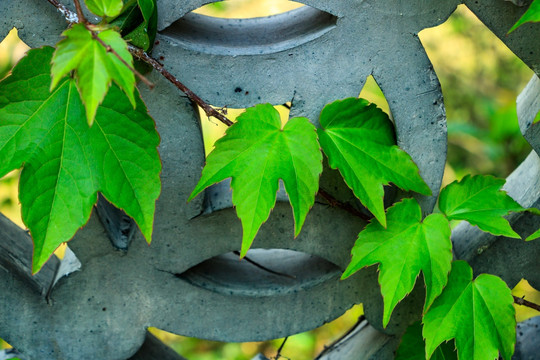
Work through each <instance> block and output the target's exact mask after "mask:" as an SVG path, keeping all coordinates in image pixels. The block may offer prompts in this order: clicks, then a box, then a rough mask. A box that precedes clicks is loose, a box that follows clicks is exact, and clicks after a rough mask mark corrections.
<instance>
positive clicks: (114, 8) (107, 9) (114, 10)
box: [84, 0, 124, 17]
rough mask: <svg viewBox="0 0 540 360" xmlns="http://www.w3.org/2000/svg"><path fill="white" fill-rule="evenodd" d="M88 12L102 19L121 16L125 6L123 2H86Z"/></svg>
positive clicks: (116, 0) (110, 0)
mask: <svg viewBox="0 0 540 360" xmlns="http://www.w3.org/2000/svg"><path fill="white" fill-rule="evenodd" d="M84 3H85V4H86V7H87V8H88V10H90V11H91V12H93V13H94V14H96V15H97V16H100V17H106V16H108V17H115V16H118V15H120V12H121V11H122V8H123V6H124V4H123V3H122V0H85V1H84Z"/></svg>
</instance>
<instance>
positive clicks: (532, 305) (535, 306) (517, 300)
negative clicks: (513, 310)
mask: <svg viewBox="0 0 540 360" xmlns="http://www.w3.org/2000/svg"><path fill="white" fill-rule="evenodd" d="M514 303H515V304H518V305H522V306H526V307H529V308H531V309H534V310H536V311H540V305H538V304H535V303H533V302H530V301H527V300H525V299H524V298H522V297H517V296H514Z"/></svg>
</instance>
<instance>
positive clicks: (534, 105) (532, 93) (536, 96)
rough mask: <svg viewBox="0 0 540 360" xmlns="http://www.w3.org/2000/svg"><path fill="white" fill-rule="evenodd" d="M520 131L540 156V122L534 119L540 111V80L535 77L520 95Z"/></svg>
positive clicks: (518, 110) (518, 109) (518, 103)
mask: <svg viewBox="0 0 540 360" xmlns="http://www.w3.org/2000/svg"><path fill="white" fill-rule="evenodd" d="M516 105H517V115H518V120H519V129H520V130H521V133H522V134H523V137H524V138H525V140H527V141H528V142H529V144H531V146H532V147H533V149H534V151H536V153H537V154H539V155H540V122H537V123H536V124H534V119H535V118H536V115H537V114H538V112H539V111H540V78H539V77H538V76H537V75H533V76H532V78H531V80H530V81H529V83H528V84H527V86H525V89H523V91H522V92H521V93H520V94H519V96H518V98H517V101H516Z"/></svg>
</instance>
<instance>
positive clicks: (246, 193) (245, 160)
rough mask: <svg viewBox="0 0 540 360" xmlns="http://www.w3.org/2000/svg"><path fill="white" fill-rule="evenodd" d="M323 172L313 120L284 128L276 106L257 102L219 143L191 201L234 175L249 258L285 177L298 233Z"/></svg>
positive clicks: (295, 120) (292, 122)
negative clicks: (254, 240)
mask: <svg viewBox="0 0 540 360" xmlns="http://www.w3.org/2000/svg"><path fill="white" fill-rule="evenodd" d="M321 172H322V154H321V151H320V148H319V143H318V142H317V133H316V132H315V127H314V126H313V125H312V124H311V123H310V122H309V120H308V119H306V118H293V119H290V120H289V121H288V122H287V123H286V124H285V126H284V127H283V128H282V127H281V121H280V117H279V113H278V111H277V110H276V109H274V108H273V107H272V105H270V104H263V105H257V106H255V107H253V108H249V109H247V110H246V112H244V113H243V114H242V115H240V116H239V117H238V119H237V123H235V124H234V125H232V126H231V127H230V128H229V129H228V130H227V134H226V135H225V136H224V137H223V138H221V139H220V140H218V141H217V142H216V145H215V149H214V150H213V151H212V152H211V153H210V154H209V155H208V158H207V159H206V166H205V167H204V169H203V172H202V176H201V179H200V180H199V183H198V184H197V186H196V187H195V189H194V190H193V192H192V193H191V195H190V197H189V200H191V199H193V198H194V197H195V196H197V194H199V193H200V192H201V191H203V190H204V189H205V188H206V187H208V186H210V185H212V184H214V183H217V182H219V181H222V180H224V179H226V178H228V177H232V184H231V187H232V189H233V197H232V200H233V204H234V205H235V206H236V212H237V214H238V217H239V218H240V220H241V221H242V228H243V238H242V251H241V256H245V255H246V252H247V251H248V249H249V247H250V246H251V243H252V242H253V239H254V238H255V235H256V234H257V231H258V230H259V228H260V227H261V225H262V223H263V222H265V221H266V220H267V219H268V216H269V215H270V210H271V209H272V208H273V207H274V205H275V202H276V192H277V190H278V183H279V179H282V180H283V182H284V184H285V190H286V191H287V194H288V195H289V201H290V203H291V206H292V209H293V215H294V221H295V236H297V235H298V234H299V233H300V230H301V228H302V225H303V224H304V220H305V219H306V215H307V213H308V211H309V209H310V208H311V207H312V206H313V203H314V202H315V193H316V192H317V190H318V189H319V175H320V174H321ZM189 200H188V201H189Z"/></svg>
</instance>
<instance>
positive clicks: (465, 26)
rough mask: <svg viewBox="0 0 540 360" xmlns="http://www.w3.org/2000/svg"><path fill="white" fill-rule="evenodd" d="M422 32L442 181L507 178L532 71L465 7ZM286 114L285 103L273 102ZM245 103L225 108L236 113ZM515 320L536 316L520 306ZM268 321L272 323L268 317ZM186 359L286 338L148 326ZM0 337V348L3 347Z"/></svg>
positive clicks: (521, 144) (272, 346) (285, 7)
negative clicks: (443, 134) (440, 111)
mask: <svg viewBox="0 0 540 360" xmlns="http://www.w3.org/2000/svg"><path fill="white" fill-rule="evenodd" d="M299 6H301V4H299V3H294V2H291V1H285V0H230V1H224V2H220V3H213V4H209V5H206V6H205V7H203V8H201V9H199V10H197V11H198V12H200V13H203V14H206V15H209V16H218V17H228V18H247V17H258V16H267V15H272V14H277V13H280V12H284V11H289V10H291V9H294V8H296V7H299ZM420 39H421V41H422V43H423V44H424V47H425V48H426V52H427V53H428V56H429V58H430V59H431V61H432V62H433V65H434V68H435V70H436V72H437V74H438V76H439V79H440V82H441V85H442V89H443V94H444V100H445V106H446V111H447V117H448V162H447V166H446V169H445V175H444V180H443V182H444V183H445V184H447V183H449V182H451V181H453V180H455V179H460V178H461V177H463V176H464V175H465V174H468V173H472V174H492V175H495V176H498V177H506V176H508V175H509V174H510V172H511V171H512V170H513V169H515V168H516V167H517V166H518V165H519V164H520V163H521V161H522V160H523V159H524V158H525V157H526V155H527V154H528V153H529V152H530V151H531V148H530V146H529V145H528V144H527V142H526V141H525V140H524V139H523V137H522V136H521V134H520V132H519V128H518V122H517V115H516V105H515V101H516V97H517V95H518V94H519V93H520V92H521V90H522V89H523V88H524V86H525V85H526V83H527V82H528V81H529V79H530V78H531V76H532V74H533V72H532V71H531V70H530V69H529V68H528V67H527V66H526V65H524V64H523V62H521V61H520V60H519V59H518V58H517V57H516V56H515V55H514V54H513V53H512V52H511V51H510V50H508V48H506V46H505V45H504V44H503V43H502V42H501V41H500V40H499V39H497V38H496V37H495V35H493V34H492V33H491V32H490V31H489V30H488V29H487V28H486V27H485V26H484V25H483V24H482V23H481V22H480V21H479V20H478V19H477V18H476V17H475V16H474V15H473V14H472V13H471V12H470V11H469V10H468V9H467V8H466V7H465V6H460V7H459V8H458V10H457V11H456V12H455V13H454V14H453V15H452V16H451V18H450V19H449V20H448V21H446V22H445V23H444V24H442V25H440V26H437V27H435V28H430V29H426V30H423V31H422V32H421V33H420ZM27 48H28V47H27V46H26V45H24V43H22V42H20V41H19V40H18V38H17V34H16V30H14V31H12V33H10V36H9V37H8V38H6V39H5V40H4V41H3V42H2V43H1V44H0V79H2V78H3V77H4V76H7V75H8V74H9V71H10V69H11V67H12V66H13V65H14V64H15V63H16V61H17V60H18V59H19V58H20V57H21V56H23V54H24V52H25V51H26V50H27ZM361 96H362V97H365V98H367V99H368V100H370V101H372V102H375V103H376V104H378V105H379V106H380V107H381V108H383V109H384V110H385V111H388V104H387V103H386V100H385V99H384V95H383V94H382V93H381V91H380V89H379V88H378V86H377V84H376V81H375V79H373V78H369V79H368V81H367V82H366V85H365V87H364V89H363V90H362V93H361ZM278 108H279V110H280V113H281V114H282V117H283V121H286V120H287V117H288V110H287V109H286V108H285V107H283V106H280V107H278ZM242 111H243V110H242V109H227V112H228V116H229V117H230V118H235V117H236V116H238V114H240V113H241V112H242ZM201 123H202V127H203V134H204V137H205V148H206V151H207V153H208V152H209V151H210V150H211V149H212V146H213V145H212V144H213V142H214V141H215V140H216V138H217V137H219V136H221V135H222V134H223V133H224V131H225V126H224V125H222V124H221V123H220V122H219V121H215V120H212V119H207V118H206V117H205V116H204V115H202V116H201ZM17 184H18V172H17V171H14V172H12V173H10V174H8V175H7V176H5V177H4V178H3V179H0V211H1V212H2V213H3V214H5V215H6V216H8V217H9V218H11V219H12V220H13V221H14V222H16V223H17V224H19V225H20V226H22V227H24V224H23V223H22V221H21V218H20V207H19V202H18V199H17ZM514 294H515V295H516V296H523V295H525V296H526V298H527V299H528V300H530V301H535V302H537V303H538V302H540V294H539V293H538V292H536V291H534V289H532V288H531V287H530V286H529V285H528V284H527V282H526V281H522V282H521V283H520V284H519V285H518V286H517V287H516V288H515V289H514ZM516 308H517V309H518V312H517V318H518V321H522V320H524V319H526V318H528V317H531V316H535V315H540V314H539V313H538V312H535V311H533V310H530V309H524V308H522V307H517V306H516ZM361 315H362V307H361V305H358V306H355V307H353V308H352V309H351V310H349V311H348V312H347V313H346V314H344V315H343V316H342V317H340V318H339V319H337V320H335V321H333V322H331V323H329V324H326V325H324V326H322V327H320V328H318V329H315V330H313V331H309V332H305V333H302V334H297V335H294V336H291V337H289V339H288V340H287V342H286V344H285V346H284V348H283V350H282V352H281V355H282V356H283V357H284V358H289V359H294V360H308V359H313V357H314V356H316V355H317V354H318V353H319V352H320V351H322V350H323V348H324V346H325V345H328V344H330V343H331V342H332V341H334V340H335V339H336V338H338V337H339V336H340V335H341V334H343V333H345V332H346V331H347V330H348V329H349V328H350V327H351V326H353V325H354V324H355V323H356V322H357V319H358V318H359V316H361ZM268 326H272V325H271V324H268ZM150 331H151V332H152V333H154V334H155V335H157V336H158V337H160V338H161V339H162V340H164V341H165V342H166V343H167V344H169V345H170V346H171V347H172V348H174V349H175V350H176V351H177V352H179V353H180V354H181V355H183V356H184V357H186V358H188V359H189V360H215V359H234V360H248V359H251V358H252V357H253V356H254V355H255V354H257V353H259V352H260V353H263V354H264V355H266V356H267V357H269V358H270V357H273V356H275V355H276V353H277V349H278V348H279V346H280V345H281V344H282V341H283V339H276V340H273V341H268V342H260V343H239V344H237V343H220V342H212V341H203V340H199V339H193V338H185V337H181V336H177V335H173V334H169V333H166V332H164V331H161V330H158V329H150ZM7 346H8V345H7V344H6V343H3V342H2V341H1V340H0V348H2V347H7Z"/></svg>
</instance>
